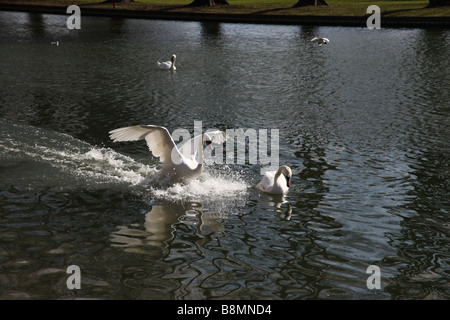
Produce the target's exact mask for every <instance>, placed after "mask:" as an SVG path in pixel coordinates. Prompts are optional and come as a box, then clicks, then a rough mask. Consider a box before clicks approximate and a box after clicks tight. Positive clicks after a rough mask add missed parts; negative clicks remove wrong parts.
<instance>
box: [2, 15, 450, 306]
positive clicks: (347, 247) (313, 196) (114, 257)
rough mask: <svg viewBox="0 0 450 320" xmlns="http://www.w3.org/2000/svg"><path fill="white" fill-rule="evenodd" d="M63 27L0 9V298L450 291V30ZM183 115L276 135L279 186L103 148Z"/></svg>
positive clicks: (399, 295)
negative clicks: (271, 191)
mask: <svg viewBox="0 0 450 320" xmlns="http://www.w3.org/2000/svg"><path fill="white" fill-rule="evenodd" d="M66 19H67V17H65V16H58V15H40V14H26V13H12V12H2V13H0V28H1V29H2V34H1V36H0V41H1V42H2V50H1V51H0V69H1V70H2V74H1V76H0V117H1V118H0V266H1V268H0V287H1V288H2V290H0V298H6V299H11V298H28V299H30V298H31V299H40V298H48V299H61V298H63V299H64V298H111V299H121V298H125V299H237V300H238V299H239V300H240V299H411V298H412V299H448V298H449V297H450V288H449V286H448V283H449V275H448V270H449V265H448V261H450V259H449V252H450V251H449V250H448V249H449V246H448V237H449V227H450V225H449V218H448V214H449V211H450V202H449V199H450V193H449V192H450V188H449V184H448V181H450V170H449V161H448V159H450V145H449V140H448V137H449V136H450V131H449V130H450V129H449V128H450V122H449V121H450V120H449V119H450V109H449V105H448V101H450V96H449V94H450V93H449V91H448V87H449V85H450V69H449V68H450V66H449V65H448V63H447V62H446V59H445V58H446V57H448V56H449V55H450V45H449V44H450V41H449V40H450V33H449V31H448V30H445V29H439V28H433V29H387V28H382V29H380V30H377V31H370V30H367V29H366V28H341V27H320V26H274V25H270V26H269V25H251V24H245V25H239V24H228V23H222V24H217V23H209V22H208V23H196V22H177V21H147V20H133V19H115V18H90V17H85V18H83V28H82V29H81V30H79V31H74V32H72V31H68V29H67V28H66V27H65V21H66ZM314 36H326V37H327V38H329V39H330V40H331V42H330V44H329V45H327V46H322V47H317V46H314V45H313V44H312V43H311V42H310V39H311V38H312V37H314ZM436 39H441V41H436ZM55 40H59V41H60V45H59V46H52V45H51V42H52V41H55ZM173 53H175V54H177V72H176V73H168V72H162V71H161V70H159V69H158V68H157V66H156V61H157V60H160V59H162V58H164V57H167V56H168V55H170V54H173ZM436 70H439V72H437V71H436ZM194 121H202V123H203V126H204V128H205V129H206V128H217V129H221V130H226V129H239V128H244V129H247V128H253V129H279V132H280V153H279V156H280V164H286V165H289V166H290V167H291V169H292V170H293V179H292V185H291V188H290V191H289V193H288V194H286V195H284V196H272V195H268V194H263V193H261V192H260V191H259V190H257V189H256V188H255V187H254V185H255V184H256V183H257V182H258V181H259V180H260V178H261V177H260V174H259V173H260V166H259V165H255V164H250V163H245V164H239V165H238V164H228V165H226V166H224V165H217V164H215V165H213V164H208V165H206V167H205V171H204V173H203V174H202V176H201V178H200V179H199V180H195V181H192V182H190V183H187V184H176V185H173V186H171V187H169V188H166V189H160V188H158V187H156V186H152V185H148V184H146V183H145V182H146V181H148V177H149V176H152V175H153V174H154V173H155V172H156V171H157V170H158V169H159V167H160V165H159V163H158V162H157V161H156V159H154V158H152V157H151V156H150V154H149V151H148V148H147V146H146V145H145V143H141V142H142V141H141V142H136V143H132V142H130V143H127V144H113V143H112V142H111V141H110V140H109V137H108V132H109V131H110V130H111V129H114V128H118V127H122V126H128V125H135V124H158V125H163V126H166V127H167V128H168V129H169V131H170V132H172V131H173V130H175V129H178V128H187V129H189V128H192V127H193V124H194ZM71 264H76V265H79V266H80V268H81V272H82V279H83V280H82V289H81V290H77V291H71V290H68V289H67V287H66V285H65V283H66V279H67V274H66V272H65V271H66V268H67V267H68V266H69V265H71ZM369 265H378V266H379V267H380V268H381V273H382V279H381V289H380V290H369V289H368V288H367V286H366V280H367V277H368V274H367V273H366V270H367V267H368V266H369Z"/></svg>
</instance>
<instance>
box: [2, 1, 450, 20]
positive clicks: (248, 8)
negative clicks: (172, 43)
mask: <svg viewBox="0 0 450 320" xmlns="http://www.w3.org/2000/svg"><path fill="white" fill-rule="evenodd" d="M100 2H101V0H53V1H51V0H43V1H37V0H18V1H12V0H0V4H1V3H9V4H31V5H57V6H69V5H71V4H78V5H83V6H86V7H94V8H105V9H107V8H112V4H111V3H109V4H100ZM191 2H192V0H135V2H134V3H129V4H116V5H115V7H116V9H128V10H162V11H166V12H184V13H216V14H260V15H295V16H321V17H324V16H345V17H361V16H365V15H367V13H366V10H367V7H368V6H369V5H378V6H379V7H380V9H381V14H382V16H385V17H449V18H450V6H448V7H441V8H427V5H428V1H427V0H415V1H402V0H397V1H393V0H391V1H377V0H327V2H328V3H329V4H330V6H328V7H326V6H319V7H314V6H308V7H300V8H293V7H292V6H293V5H294V4H295V3H296V2H297V0H278V1H277V0H228V3H230V5H229V6H215V7H197V8H192V7H186V5H187V4H189V3H191Z"/></svg>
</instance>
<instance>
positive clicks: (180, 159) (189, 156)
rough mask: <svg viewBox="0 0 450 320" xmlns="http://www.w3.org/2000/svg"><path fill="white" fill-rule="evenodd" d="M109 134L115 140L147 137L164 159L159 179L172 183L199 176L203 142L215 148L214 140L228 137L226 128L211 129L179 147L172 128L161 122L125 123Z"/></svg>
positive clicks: (221, 141)
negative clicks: (157, 124) (223, 129)
mask: <svg viewBox="0 0 450 320" xmlns="http://www.w3.org/2000/svg"><path fill="white" fill-rule="evenodd" d="M109 134H110V138H111V139H112V140H113V141H114V142H117V141H136V140H141V139H145V140H146V141H147V146H148V148H149V149H150V151H151V152H152V154H153V155H154V156H155V157H159V160H160V161H161V162H162V168H161V170H160V171H159V172H158V175H157V178H158V180H160V181H159V182H162V183H170V184H171V183H175V182H183V181H186V180H188V179H194V178H197V177H198V176H200V174H201V173H202V170H203V144H206V145H207V146H209V147H210V148H212V146H211V143H223V142H224V141H225V139H226V134H225V133H224V132H223V131H219V130H215V131H208V132H205V133H203V134H201V135H198V136H195V137H193V138H192V139H190V140H188V141H187V142H186V143H184V144H183V145H182V146H181V147H180V148H178V147H177V146H176V145H175V142H174V141H173V139H172V136H171V135H170V133H169V131H168V130H167V129H166V128H165V127H161V126H154V125H138V126H131V127H124V128H119V129H115V130H112V131H110V132H109ZM197 154H198V156H197ZM197 158H198V159H197Z"/></svg>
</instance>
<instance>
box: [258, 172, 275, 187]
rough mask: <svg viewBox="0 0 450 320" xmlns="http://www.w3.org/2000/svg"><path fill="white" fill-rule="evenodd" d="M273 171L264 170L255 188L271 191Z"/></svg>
mask: <svg viewBox="0 0 450 320" xmlns="http://www.w3.org/2000/svg"><path fill="white" fill-rule="evenodd" d="M274 178H275V171H266V173H265V174H264V176H263V177H262V179H261V181H260V182H259V183H258V184H257V185H256V188H258V189H259V190H262V191H265V192H271V190H272V188H273V185H274Z"/></svg>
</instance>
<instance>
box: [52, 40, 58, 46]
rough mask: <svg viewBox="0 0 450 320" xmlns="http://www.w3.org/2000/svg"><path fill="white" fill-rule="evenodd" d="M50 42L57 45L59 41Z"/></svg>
mask: <svg viewBox="0 0 450 320" xmlns="http://www.w3.org/2000/svg"><path fill="white" fill-rule="evenodd" d="M51 44H52V45H54V46H59V41H53V42H52V43H51Z"/></svg>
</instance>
